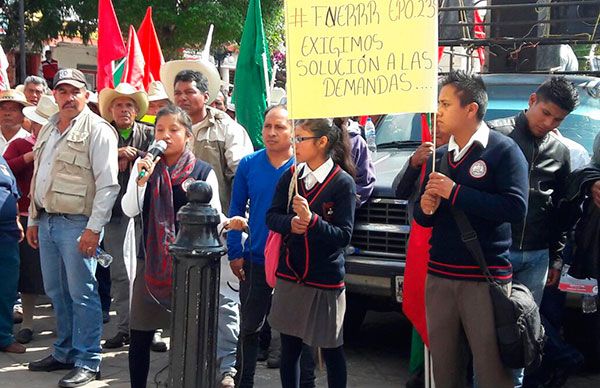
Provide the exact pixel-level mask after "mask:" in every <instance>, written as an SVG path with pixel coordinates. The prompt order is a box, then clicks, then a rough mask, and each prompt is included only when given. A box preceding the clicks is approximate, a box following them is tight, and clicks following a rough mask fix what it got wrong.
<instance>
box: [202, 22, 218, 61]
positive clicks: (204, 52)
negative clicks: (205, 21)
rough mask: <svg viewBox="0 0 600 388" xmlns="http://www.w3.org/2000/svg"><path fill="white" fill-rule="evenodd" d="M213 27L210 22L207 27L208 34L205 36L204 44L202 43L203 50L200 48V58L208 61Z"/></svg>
mask: <svg viewBox="0 0 600 388" xmlns="http://www.w3.org/2000/svg"><path fill="white" fill-rule="evenodd" d="M214 29H215V26H214V24H211V25H210V27H209V29H208V36H207V37H206V44H205V45H204V50H202V56H201V58H202V59H204V60H205V61H208V58H209V57H210V45H211V44H212V36H213V31H214Z"/></svg>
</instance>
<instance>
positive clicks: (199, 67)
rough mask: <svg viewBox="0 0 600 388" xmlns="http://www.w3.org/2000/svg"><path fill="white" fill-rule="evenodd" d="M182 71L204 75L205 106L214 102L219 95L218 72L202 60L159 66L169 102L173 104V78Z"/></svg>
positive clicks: (172, 62)
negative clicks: (206, 80)
mask: <svg viewBox="0 0 600 388" xmlns="http://www.w3.org/2000/svg"><path fill="white" fill-rule="evenodd" d="M182 70H193V71H197V72H199V73H202V74H204V76H205V77H206V78H207V79H208V101H207V102H206V104H207V105H208V104H210V103H211V102H213V101H214V100H215V98H216V97H217V94H218V93H219V86H220V85H221V77H220V76H219V72H218V71H217V68H216V67H215V65H213V64H212V63H210V62H208V61H207V60H204V59H198V60H193V61H185V60H178V61H170V62H167V63H165V64H164V65H162V66H161V68H160V79H161V80H162V82H163V84H164V86H165V89H166V90H167V95H168V96H169V98H170V99H171V101H173V102H175V99H174V96H175V76H177V74H179V72H180V71H182Z"/></svg>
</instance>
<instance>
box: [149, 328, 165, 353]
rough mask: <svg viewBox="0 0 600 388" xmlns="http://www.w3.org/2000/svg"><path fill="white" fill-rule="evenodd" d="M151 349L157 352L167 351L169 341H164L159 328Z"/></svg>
mask: <svg viewBox="0 0 600 388" xmlns="http://www.w3.org/2000/svg"><path fill="white" fill-rule="evenodd" d="M150 350H152V351H153V352H157V353H164V352H166V351H167V343H166V342H165V341H163V339H162V334H161V332H160V331H158V330H157V331H156V332H155V333H154V336H153V337H152V345H150Z"/></svg>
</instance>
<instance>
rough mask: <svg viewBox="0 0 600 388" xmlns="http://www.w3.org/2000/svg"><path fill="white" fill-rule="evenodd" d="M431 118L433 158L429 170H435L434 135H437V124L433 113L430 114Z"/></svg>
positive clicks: (435, 142) (435, 147)
mask: <svg viewBox="0 0 600 388" xmlns="http://www.w3.org/2000/svg"><path fill="white" fill-rule="evenodd" d="M431 118H432V120H431V121H433V123H431V124H432V126H433V133H432V137H433V138H432V139H431V140H432V141H433V158H431V172H435V150H436V149H437V141H436V137H437V136H436V135H437V124H436V121H437V120H436V118H435V113H432V114H431Z"/></svg>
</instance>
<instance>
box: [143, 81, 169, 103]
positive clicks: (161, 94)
mask: <svg viewBox="0 0 600 388" xmlns="http://www.w3.org/2000/svg"><path fill="white" fill-rule="evenodd" d="M168 99H169V95H168V94H167V91H166V90H165V85H163V83H162V82H160V81H152V82H150V85H148V101H150V102H152V101H160V100H168Z"/></svg>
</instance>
